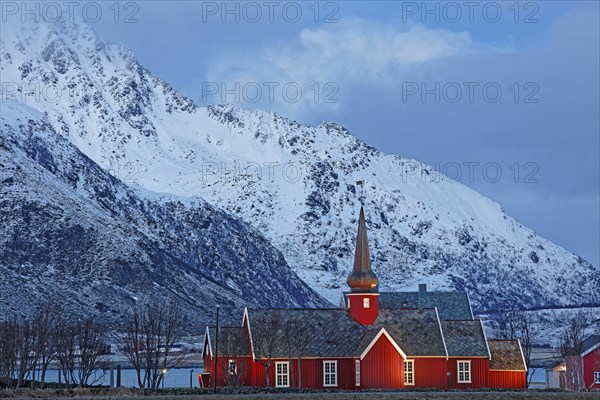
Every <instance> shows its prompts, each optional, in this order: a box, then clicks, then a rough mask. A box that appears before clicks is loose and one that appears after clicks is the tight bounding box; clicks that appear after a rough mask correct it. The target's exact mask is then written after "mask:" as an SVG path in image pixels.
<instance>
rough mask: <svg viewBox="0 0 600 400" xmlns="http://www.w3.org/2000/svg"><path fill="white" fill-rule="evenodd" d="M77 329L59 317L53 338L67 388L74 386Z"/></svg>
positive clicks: (62, 317)
mask: <svg viewBox="0 0 600 400" xmlns="http://www.w3.org/2000/svg"><path fill="white" fill-rule="evenodd" d="M76 330H77V327H76V326H75V324H74V323H73V322H72V321H70V320H68V319H67V318H65V317H64V316H61V317H60V319H59V321H58V325H57V329H56V337H55V346H56V358H57V360H58V362H59V365H60V372H59V373H62V375H63V378H64V382H65V384H66V385H67V386H68V387H71V386H72V385H76V382H77V380H76V379H75V369H76V368H77V332H76Z"/></svg>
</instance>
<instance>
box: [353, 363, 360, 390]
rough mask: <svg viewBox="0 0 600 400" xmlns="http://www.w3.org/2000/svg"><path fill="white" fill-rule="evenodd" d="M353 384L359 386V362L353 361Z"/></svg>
mask: <svg viewBox="0 0 600 400" xmlns="http://www.w3.org/2000/svg"><path fill="white" fill-rule="evenodd" d="M354 384H355V385H356V386H360V360H354Z"/></svg>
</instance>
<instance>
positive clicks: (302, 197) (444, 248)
mask: <svg viewBox="0 0 600 400" xmlns="http://www.w3.org/2000/svg"><path fill="white" fill-rule="evenodd" d="M77 29H82V30H84V31H85V32H84V33H83V34H82V33H79V34H77V35H74V34H72V35H68V34H65V33H64V32H63V33H61V32H59V31H56V30H53V29H52V27H49V26H44V27H41V28H39V30H38V31H37V32H34V33H32V32H21V33H20V34H19V33H18V34H15V35H14V37H12V38H11V40H10V41H9V40H6V35H3V36H4V38H3V39H2V42H1V43H0V47H1V49H2V50H1V51H0V57H1V60H3V66H2V73H3V74H4V75H5V76H8V77H9V79H12V81H14V82H15V83H17V84H19V85H22V86H23V87H31V86H34V85H35V83H39V82H52V83H53V84H54V85H58V86H59V87H66V88H72V89H73V90H75V91H76V92H78V93H80V94H81V95H80V96H75V97H74V98H73V100H72V101H71V100H65V99H64V98H61V99H60V101H58V102H57V103H56V104H53V103H51V102H48V101H40V102H35V101H31V99H30V98H29V97H28V96H25V95H23V94H22V93H19V92H18V91H17V93H18V95H19V96H21V99H20V100H22V101H23V102H25V103H27V104H30V105H31V106H32V107H34V108H37V109H40V110H42V111H43V112H45V113H46V116H47V118H48V120H49V121H50V123H51V124H52V125H53V126H54V127H55V128H56V130H57V131H58V132H60V134H62V135H63V136H64V137H66V138H68V139H69V141H71V142H72V143H74V144H75V145H76V146H77V147H78V148H79V149H80V150H81V151H82V152H83V153H84V154H86V155H88V156H89V157H90V158H91V159H93V160H94V161H95V162H97V163H98V164H99V165H100V166H102V167H103V168H104V169H106V170H109V171H112V172H113V174H114V175H119V174H123V173H125V175H127V177H126V178H128V179H126V180H127V181H129V182H130V183H136V184H138V185H140V186H142V187H144V188H146V189H149V190H151V191H153V192H160V193H166V194H173V195H176V196H183V197H190V198H196V197H200V198H204V199H206V200H207V201H208V202H209V203H211V204H214V205H216V206H218V207H220V208H222V209H224V210H226V211H228V212H230V213H232V214H234V215H237V216H239V217H240V218H242V219H243V220H245V221H246V222H247V223H249V224H251V225H253V226H254V227H255V228H257V229H258V230H260V231H261V232H262V233H263V234H264V235H265V236H266V237H267V238H268V239H269V240H270V241H271V242H272V243H273V245H274V246H275V247H276V248H277V249H279V250H280V251H281V252H282V253H283V254H284V256H285V259H286V260H287V262H288V263H289V264H290V265H291V266H292V268H293V269H294V271H295V272H296V273H297V274H298V275H299V276H300V277H301V278H302V279H303V280H304V281H305V282H307V283H308V284H309V285H310V286H311V287H314V288H317V289H318V290H319V291H320V292H321V294H323V295H324V296H325V297H326V298H327V299H328V300H329V301H331V302H333V303H334V304H337V302H338V300H339V294H340V293H341V291H342V290H344V282H345V277H346V275H347V273H348V272H349V271H350V266H351V265H352V260H351V258H352V256H353V254H352V245H353V240H354V235H355V223H356V212H357V209H358V196H357V187H356V184H355V182H356V181H357V180H365V181H366V188H365V194H366V213H367V226H368V228H369V240H370V245H371V250H372V251H371V255H372V258H373V268H374V270H375V271H376V273H377V274H378V275H379V277H380V282H381V284H382V290H404V289H407V288H415V287H416V286H417V284H418V283H421V282H425V283H428V284H429V285H430V287H432V288H434V289H442V290H466V291H468V292H469V294H470V296H471V299H472V300H473V302H474V307H475V308H476V310H477V311H480V312H483V311H486V310H495V309H499V308H507V307H508V308H512V307H515V306H518V307H524V308H534V307H543V306H545V305H547V306H568V305H577V304H584V303H585V304H598V303H600V294H598V293H596V291H595V290H594V288H595V287H599V286H600V277H599V276H598V275H599V274H597V273H596V272H597V271H596V269H595V268H594V267H593V266H592V265H591V264H589V263H588V262H586V261H585V260H583V259H581V258H580V257H578V256H576V255H573V254H571V253H569V252H568V251H566V250H564V249H562V248H560V247H558V246H557V245H555V244H553V243H551V242H550V241H548V240H546V239H543V238H540V237H538V236H537V235H536V234H535V233H534V232H533V231H531V230H530V229H528V228H526V227H524V226H522V225H521V224H519V223H518V222H517V221H515V220H514V219H512V218H511V217H509V216H507V215H506V214H505V213H504V210H502V208H501V206H500V205H498V204H497V203H495V202H493V201H492V200H490V199H488V198H486V197H484V196H482V195H480V194H479V193H477V192H475V191H474V190H472V189H470V188H468V187H466V186H464V185H462V184H460V183H457V182H452V181H451V180H449V179H447V178H446V177H444V176H443V175H440V174H439V173H437V172H436V171H435V170H434V169H433V168H431V167H429V166H426V165H424V164H422V163H420V162H418V161H416V160H412V159H406V158H403V157H400V156H396V155H387V154H384V153H382V152H380V151H379V150H377V149H375V148H374V147H372V146H370V145H368V144H367V143H365V142H363V141H361V140H359V139H358V138H356V137H354V136H352V134H351V133H350V132H349V131H348V130H346V129H345V128H343V127H342V126H341V125H338V124H334V123H322V124H320V125H318V126H317V127H310V126H308V125H303V124H300V123H298V122H295V121H292V120H291V119H287V118H285V117H281V116H279V115H277V114H275V113H272V112H266V111H246V110H242V109H239V108H237V107H234V106H232V105H214V106H209V107H205V108H202V107H198V106H197V105H195V104H194V103H193V102H192V101H191V100H189V99H187V98H185V97H184V96H181V95H180V94H178V93H177V92H176V91H175V90H174V89H173V88H172V87H171V86H169V85H168V84H167V83H166V82H164V81H163V80H162V79H160V78H158V77H156V76H154V75H153V74H151V73H150V71H148V70H146V69H145V68H143V67H142V66H141V65H140V64H139V62H138V61H137V60H135V56H134V55H133V53H131V52H130V51H128V50H124V49H123V48H122V47H120V46H115V45H109V44H106V43H104V42H103V41H102V40H101V39H100V38H98V37H97V36H96V35H95V34H94V33H93V30H91V28H89V27H85V26H83V27H81V26H80V27H78V28H77ZM65 35H66V37H65ZM25 43H26V44H27V45H26V44H25ZM73 55H74V56H73ZM24 71H30V72H28V73H27V74H24ZM31 71H34V72H35V73H32V72H31ZM124 166H128V167H124ZM124 168H125V170H124ZM296 172H297V173H296ZM129 178H130V179H129ZM507 282H511V283H512V285H511V286H507V285H506V283H507ZM565 292H566V293H569V297H568V298H566V297H565V296H564V295H562V294H561V293H565Z"/></svg>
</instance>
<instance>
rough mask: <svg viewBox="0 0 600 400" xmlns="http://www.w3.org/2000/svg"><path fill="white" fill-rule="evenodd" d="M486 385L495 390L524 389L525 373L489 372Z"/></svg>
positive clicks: (525, 384)
mask: <svg viewBox="0 0 600 400" xmlns="http://www.w3.org/2000/svg"><path fill="white" fill-rule="evenodd" d="M488 384H489V387H491V388H495V389H526V388H527V372H525V371H498V370H491V371H490V378H489V382H488Z"/></svg>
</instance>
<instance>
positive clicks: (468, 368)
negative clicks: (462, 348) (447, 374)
mask: <svg viewBox="0 0 600 400" xmlns="http://www.w3.org/2000/svg"><path fill="white" fill-rule="evenodd" d="M461 365H464V366H466V368H463V371H461V370H460V367H461ZM461 373H462V374H463V376H462V378H461V375H460V374H461ZM467 378H468V379H467ZM456 382H457V383H471V360H458V361H457V362H456Z"/></svg>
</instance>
